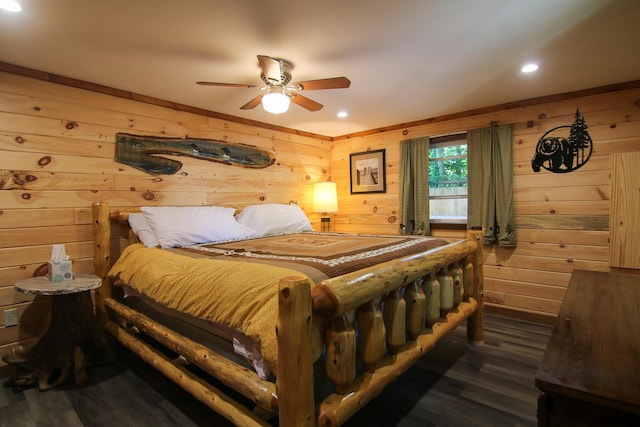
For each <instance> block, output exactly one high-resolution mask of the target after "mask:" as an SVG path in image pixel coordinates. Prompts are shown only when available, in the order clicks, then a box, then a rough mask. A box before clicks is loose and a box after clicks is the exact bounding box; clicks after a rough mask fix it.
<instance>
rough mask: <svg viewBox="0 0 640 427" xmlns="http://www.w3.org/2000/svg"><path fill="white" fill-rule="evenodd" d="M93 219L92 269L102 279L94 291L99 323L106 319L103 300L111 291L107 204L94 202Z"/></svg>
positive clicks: (109, 226)
mask: <svg viewBox="0 0 640 427" xmlns="http://www.w3.org/2000/svg"><path fill="white" fill-rule="evenodd" d="M91 215H92V220H93V270H94V274H95V275H96V276H98V277H100V278H101V279H102V286H100V287H99V288H98V289H96V291H95V300H96V302H95V304H96V317H97V318H98V322H99V323H100V324H101V325H104V323H105V322H106V321H107V320H108V315H107V311H106V308H105V305H104V302H105V300H106V299H107V298H111V296H112V293H113V288H112V279H110V278H109V277H107V274H108V273H109V269H110V268H111V220H110V218H109V204H108V203H106V202H95V203H93V205H92V206H91Z"/></svg>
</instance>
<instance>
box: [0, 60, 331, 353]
mask: <svg viewBox="0 0 640 427" xmlns="http://www.w3.org/2000/svg"><path fill="white" fill-rule="evenodd" d="M118 132H128V133H133V134H141V135H158V136H171V137H184V136H187V135H188V136H190V137H196V138H210V139H217V140H224V141H228V142H234V143H244V144H250V145H255V146H257V147H260V148H263V149H267V150H270V151H272V152H273V153H275V156H276V163H275V164H274V165H273V166H271V167H269V168H266V169H245V168H242V167H236V166H228V165H222V164H218V163H213V162H208V161H204V160H197V159H192V158H188V157H175V158H176V159H177V160H179V161H181V162H183V164H184V166H183V168H182V169H181V170H180V171H179V172H178V173H177V174H176V175H172V176H169V175H162V176H157V177H155V176H151V175H149V174H146V173H144V172H141V171H139V170H136V169H133V168H130V167H128V166H126V165H124V164H121V163H116V162H115V161H114V160H113V157H114V147H115V135H116V133H118ZM331 145H332V143H331V141H329V140H327V139H324V140H323V139H321V138H313V137H309V136H300V135H295V134H293V133H286V132H279V131H276V130H269V129H265V128H258V127H255V126H249V125H246V124H240V123H233V122H229V121H224V120H220V119H216V118H211V117H206V116H203V115H199V114H193V113H189V112H183V111H176V110H173V109H170V108H165V107H161V106H158V105H150V104H146V103H141V102H136V101H133V100H129V99H123V98H119V97H114V96H110V95H106V94H101V93H96V92H91V91H86V90H82V89H77V88H73V87H68V86H62V85H58V84H53V83H49V82H46V81H43V80H36V79H31V78H28V77H24V76H20V75H16V74H10V73H0V190H1V191H0V355H2V354H5V353H6V352H8V351H10V350H11V348H13V347H14V346H16V345H17V344H20V343H25V344H26V343H29V342H32V341H33V340H34V338H35V337H38V336H39V335H41V334H42V332H43V330H44V328H45V327H46V325H47V320H48V316H49V309H48V307H49V304H50V301H49V300H48V299H47V298H46V297H36V298H34V297H33V296H27V295H23V294H21V293H18V292H15V291H14V289H13V284H14V283H15V281H17V280H20V279H23V278H27V277H31V276H32V275H33V273H34V271H35V270H36V269H37V268H38V267H40V266H41V265H42V264H43V263H45V262H46V261H47V260H48V259H49V258H50V255H51V245H52V244H54V243H64V244H65V247H66V251H67V253H68V254H69V255H70V257H71V259H72V260H73V262H74V263H73V268H74V271H76V272H84V273H90V272H93V265H92V263H93V260H92V257H93V247H92V239H93V236H92V228H91V227H92V226H91V222H90V209H91V208H90V205H91V203H92V202H94V201H100V200H107V201H109V203H110V204H111V206H113V207H126V206H142V205H224V206H235V207H241V206H244V205H248V204H259V203H289V201H291V200H295V201H297V203H298V204H299V205H300V206H301V207H302V208H303V209H304V210H305V211H307V212H308V211H309V210H310V203H311V188H312V184H313V183H314V182H316V181H326V180H328V179H329V178H330V172H331V158H330V150H331ZM309 217H310V219H311V220H312V222H313V223H314V226H315V225H316V223H317V222H318V221H319V218H318V216H317V215H315V214H309ZM13 308H16V309H17V310H18V318H19V325H18V326H17V327H5V326H4V315H3V312H4V310H7V309H13Z"/></svg>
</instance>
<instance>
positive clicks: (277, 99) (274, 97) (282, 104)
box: [262, 90, 291, 114]
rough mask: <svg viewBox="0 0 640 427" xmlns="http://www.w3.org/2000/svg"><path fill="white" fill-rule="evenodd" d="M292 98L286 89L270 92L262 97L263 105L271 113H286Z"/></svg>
mask: <svg viewBox="0 0 640 427" xmlns="http://www.w3.org/2000/svg"><path fill="white" fill-rule="evenodd" d="M290 102H291V100H290V99H289V97H288V96H287V95H285V94H284V90H283V91H282V92H280V91H273V92H269V93H268V94H266V95H265V96H263V97H262V107H263V108H264V110H265V111H266V112H268V113H271V114H281V113H285V112H286V111H287V110H288V109H289V103H290Z"/></svg>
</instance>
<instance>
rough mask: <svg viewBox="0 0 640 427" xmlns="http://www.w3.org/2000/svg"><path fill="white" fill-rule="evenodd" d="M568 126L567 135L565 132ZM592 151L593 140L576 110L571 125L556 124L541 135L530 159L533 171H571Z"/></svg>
mask: <svg viewBox="0 0 640 427" xmlns="http://www.w3.org/2000/svg"><path fill="white" fill-rule="evenodd" d="M566 128H569V136H568V137H565V136H561V135H562V134H566ZM592 151H593V141H591V136H589V132H587V123H586V122H585V121H584V117H583V116H582V115H581V114H580V110H576V120H575V121H574V122H573V124H572V125H571V126H558V127H556V128H553V129H551V130H550V131H548V132H546V133H545V134H544V135H542V138H540V140H538V145H537V146H536V154H535V155H534V156H533V159H532V160H531V167H532V168H533V171H534V172H540V168H543V169H546V170H548V171H549V172H555V173H566V172H573V171H574V170H576V169H579V168H580V167H582V165H584V164H585V163H587V161H588V160H589V158H591V152H592Z"/></svg>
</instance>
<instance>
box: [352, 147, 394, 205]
mask: <svg viewBox="0 0 640 427" xmlns="http://www.w3.org/2000/svg"><path fill="white" fill-rule="evenodd" d="M349 172H350V177H351V194H361V193H386V192H387V178H386V175H387V174H386V164H385V150H384V149H382V150H372V151H363V152H360V153H352V154H349Z"/></svg>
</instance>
